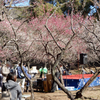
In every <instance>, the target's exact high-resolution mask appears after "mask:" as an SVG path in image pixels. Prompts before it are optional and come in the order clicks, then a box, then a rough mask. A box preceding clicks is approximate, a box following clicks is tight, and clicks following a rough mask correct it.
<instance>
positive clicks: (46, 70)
mask: <svg viewBox="0 0 100 100" xmlns="http://www.w3.org/2000/svg"><path fill="white" fill-rule="evenodd" d="M47 72H48V69H47V67H46V66H45V67H44V68H43V74H44V78H46V75H47Z"/></svg>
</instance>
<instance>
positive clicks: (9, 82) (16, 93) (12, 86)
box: [4, 73, 22, 100]
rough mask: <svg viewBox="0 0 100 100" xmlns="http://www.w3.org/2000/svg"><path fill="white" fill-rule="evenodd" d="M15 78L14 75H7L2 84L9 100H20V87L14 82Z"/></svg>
mask: <svg viewBox="0 0 100 100" xmlns="http://www.w3.org/2000/svg"><path fill="white" fill-rule="evenodd" d="M16 78H17V77H16V75H15V74H14V73H9V74H8V75H7V79H6V82H5V83H4V86H5V88H6V89H8V90H9V92H10V100H21V98H22V92H21V87H20V85H19V84H18V83H17V82H16Z"/></svg>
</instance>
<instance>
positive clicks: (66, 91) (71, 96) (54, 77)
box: [52, 70, 75, 100]
mask: <svg viewBox="0 0 100 100" xmlns="http://www.w3.org/2000/svg"><path fill="white" fill-rule="evenodd" d="M52 75H53V79H54V81H55V82H56V83H57V84H58V86H59V87H60V88H61V89H62V90H63V91H64V92H65V93H66V94H67V95H68V97H69V98H70V99H71V100H75V99H74V97H73V95H72V94H71V92H70V91H68V90H67V89H66V88H65V87H64V86H63V84H61V83H60V81H59V80H58V79H57V77H56V76H55V71H54V70H52Z"/></svg>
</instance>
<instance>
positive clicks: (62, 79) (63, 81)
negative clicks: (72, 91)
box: [57, 67, 65, 86]
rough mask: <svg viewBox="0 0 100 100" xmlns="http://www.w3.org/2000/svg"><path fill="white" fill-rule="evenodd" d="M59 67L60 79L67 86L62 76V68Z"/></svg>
mask: <svg viewBox="0 0 100 100" xmlns="http://www.w3.org/2000/svg"><path fill="white" fill-rule="evenodd" d="M57 68H58V70H59V72H60V80H61V83H62V85H63V86H65V85H64V81H63V78H62V71H61V70H60V68H59V67H57Z"/></svg>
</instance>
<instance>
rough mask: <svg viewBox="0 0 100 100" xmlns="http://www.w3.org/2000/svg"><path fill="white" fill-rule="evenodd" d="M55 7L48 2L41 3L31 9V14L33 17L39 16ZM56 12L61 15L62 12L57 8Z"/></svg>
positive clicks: (50, 11) (51, 11)
mask: <svg viewBox="0 0 100 100" xmlns="http://www.w3.org/2000/svg"><path fill="white" fill-rule="evenodd" d="M55 9H56V7H55V6H53V4H50V3H45V4H41V5H39V6H37V7H35V8H34V9H33V15H34V16H35V17H39V16H43V15H45V14H47V13H49V14H52V13H53V11H54V10H55ZM56 13H58V14H60V15H61V14H62V11H61V9H58V10H57V11H56Z"/></svg>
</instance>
